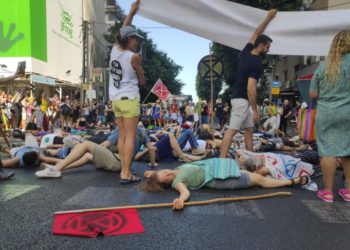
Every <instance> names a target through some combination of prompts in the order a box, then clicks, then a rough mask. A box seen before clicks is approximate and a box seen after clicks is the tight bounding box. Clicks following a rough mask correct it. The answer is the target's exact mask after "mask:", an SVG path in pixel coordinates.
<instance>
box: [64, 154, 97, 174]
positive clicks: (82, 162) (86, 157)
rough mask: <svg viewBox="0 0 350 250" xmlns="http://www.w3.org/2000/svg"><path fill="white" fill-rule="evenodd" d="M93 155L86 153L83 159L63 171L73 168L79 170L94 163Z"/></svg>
mask: <svg viewBox="0 0 350 250" xmlns="http://www.w3.org/2000/svg"><path fill="white" fill-rule="evenodd" d="M92 158H93V155H92V154H90V153H86V154H85V155H84V156H83V157H82V158H80V159H79V160H77V161H75V162H73V163H71V164H69V165H68V166H67V167H65V168H64V169H62V170H67V169H71V168H78V167H81V166H82V165H84V164H86V163H88V162H90V161H92Z"/></svg>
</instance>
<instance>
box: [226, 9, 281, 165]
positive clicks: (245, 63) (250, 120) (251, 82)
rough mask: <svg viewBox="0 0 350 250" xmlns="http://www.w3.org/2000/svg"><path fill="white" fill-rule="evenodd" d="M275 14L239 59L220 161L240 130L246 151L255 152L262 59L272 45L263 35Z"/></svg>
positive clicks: (265, 20) (260, 26)
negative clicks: (242, 133) (257, 101)
mask: <svg viewBox="0 0 350 250" xmlns="http://www.w3.org/2000/svg"><path fill="white" fill-rule="evenodd" d="M276 14H277V10H271V11H269V12H268V14H267V16H266V18H265V19H264V21H263V22H262V23H261V24H260V25H259V27H258V28H257V29H256V30H255V32H254V34H253V35H252V37H251V38H250V39H249V42H248V43H247V45H246V46H245V47H244V49H243V50H242V52H241V55H240V56H239V60H238V70H237V77H236V82H235V84H234V86H233V88H232V96H231V104H232V110H231V120H230V125H229V128H228V130H227V131H226V132H225V136H224V139H223V141H222V145H221V154H220V157H221V158H225V157H227V153H228V149H229V148H230V146H231V144H232V138H233V136H234V135H235V133H236V131H238V130H240V129H241V128H244V129H245V146H246V149H247V150H249V151H253V129H254V122H258V121H259V120H260V115H259V112H258V108H257V103H256V85H257V82H258V81H259V78H260V76H261V74H262V73H263V69H264V68H263V56H264V55H266V54H267V53H268V52H269V50H270V46H271V43H272V39H271V38H269V37H268V36H266V35H263V32H264V31H265V29H266V27H267V26H268V24H269V23H270V22H271V21H272V19H273V18H274V17H275V16H276ZM251 110H253V113H252V111H251Z"/></svg>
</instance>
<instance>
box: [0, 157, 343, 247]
mask: <svg viewBox="0 0 350 250" xmlns="http://www.w3.org/2000/svg"><path fill="white" fill-rule="evenodd" d="M177 165H178V163H172V164H167V163H162V164H161V167H175V166H177ZM133 168H134V170H135V171H136V172H137V173H138V174H140V175H142V173H143V171H144V170H145V169H147V168H148V167H147V166H146V164H145V163H135V164H134V165H133ZM15 172H16V176H15V178H13V179H11V180H8V181H2V182H0V211H1V212H0V223H1V226H0V249H349V247H350V237H349V236H350V204H345V202H343V201H341V200H340V199H339V198H338V197H336V199H335V200H336V201H335V203H334V204H331V205H329V204H325V203H323V202H321V201H318V200H317V198H316V196H315V193H313V192H310V191H305V190H298V189H292V188H283V189H274V190H266V189H265V190H264V189H259V188H253V189H249V190H241V191H221V192H219V191H216V190H210V189H201V190H198V191H193V192H192V198H191V200H202V199H203V200H204V199H211V198H215V197H231V196H245V195H256V194H264V193H269V192H275V191H292V192H293V196H292V197H281V198H271V199H266V200H257V201H246V202H238V203H226V204H219V205H218V204H215V205H208V206H201V207H187V208H185V209H184V210H183V211H181V212H174V211H172V210H171V209H170V208H160V209H147V210H139V216H140V218H141V221H142V223H143V225H144V227H145V233H143V234H133V235H122V236H117V237H103V236H102V237H98V238H94V239H89V238H82V237H67V236H54V235H53V234H52V225H53V213H54V212H55V211H61V210H68V209H78V208H92V207H108V206H118V205H126V204H148V203H163V202H171V201H172V200H173V199H174V198H175V197H176V192H175V191H173V190H167V191H165V192H163V193H144V192H141V191H139V190H138V189H137V187H136V185H131V186H121V185H120V184H119V181H118V180H119V175H118V174H115V173H110V172H106V171H99V170H95V168H94V167H93V166H92V165H87V166H84V167H83V168H80V169H75V170H69V171H67V172H65V173H64V174H63V177H62V178H61V179H37V178H36V177H35V176H34V172H35V170H25V169H17V170H15ZM340 177H341V173H338V182H337V187H339V186H340V185H341V181H340ZM320 181H321V179H317V180H316V182H320Z"/></svg>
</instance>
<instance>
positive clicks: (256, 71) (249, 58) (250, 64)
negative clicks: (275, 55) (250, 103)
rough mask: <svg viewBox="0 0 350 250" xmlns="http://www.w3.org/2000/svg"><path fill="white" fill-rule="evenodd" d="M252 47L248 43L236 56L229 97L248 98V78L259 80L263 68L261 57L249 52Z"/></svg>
mask: <svg viewBox="0 0 350 250" xmlns="http://www.w3.org/2000/svg"><path fill="white" fill-rule="evenodd" d="M253 49H254V45H253V44H251V43H248V44H247V45H246V46H245V47H244V49H243V50H242V52H241V54H240V56H239V58H238V70H237V77H236V82H235V84H234V85H233V87H232V96H231V99H237V98H243V99H246V100H248V92H247V87H248V79H249V78H254V79H256V81H259V78H260V76H261V74H262V72H263V70H264V66H263V58H262V57H261V56H255V55H252V54H251V52H252V50H253Z"/></svg>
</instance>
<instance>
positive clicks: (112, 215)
mask: <svg viewBox="0 0 350 250" xmlns="http://www.w3.org/2000/svg"><path fill="white" fill-rule="evenodd" d="M144 231H145V230H144V228H143V225H142V223H141V221H140V218H139V216H138V214H137V211H136V209H134V208H132V209H116V210H106V211H98V212H97V211H94V212H82V213H67V214H55V218H54V224H53V234H55V235H71V236H85V237H91V238H92V237H97V236H98V235H99V234H102V235H104V236H114V235H121V234H134V233H143V232H144Z"/></svg>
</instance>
